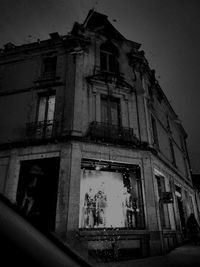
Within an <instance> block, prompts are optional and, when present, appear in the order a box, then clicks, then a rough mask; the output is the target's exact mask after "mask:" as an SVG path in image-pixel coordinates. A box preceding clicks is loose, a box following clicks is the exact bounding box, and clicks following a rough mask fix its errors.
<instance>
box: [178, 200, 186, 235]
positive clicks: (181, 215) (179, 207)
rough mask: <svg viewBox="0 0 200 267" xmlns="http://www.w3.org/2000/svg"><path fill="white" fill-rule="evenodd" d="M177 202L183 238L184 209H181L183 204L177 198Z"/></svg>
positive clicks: (184, 229) (184, 232)
mask: <svg viewBox="0 0 200 267" xmlns="http://www.w3.org/2000/svg"><path fill="white" fill-rule="evenodd" d="M177 202H178V210H179V215H180V222H181V228H182V231H183V235H184V237H185V236H186V225H185V214H184V209H183V203H182V200H181V199H180V198H179V197H177Z"/></svg>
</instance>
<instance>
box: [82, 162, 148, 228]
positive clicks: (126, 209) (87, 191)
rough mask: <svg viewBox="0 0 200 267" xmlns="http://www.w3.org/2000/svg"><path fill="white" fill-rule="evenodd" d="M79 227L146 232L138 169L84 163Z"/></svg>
mask: <svg viewBox="0 0 200 267" xmlns="http://www.w3.org/2000/svg"><path fill="white" fill-rule="evenodd" d="M79 227H80V228H115V227H117V228H118V227H119V228H120V227H121V228H124V227H125V228H133V229H134V228H144V212H143V201H142V190H141V180H140V171H139V169H136V168H131V167H127V166H120V165H116V166H115V165H114V164H113V165H110V164H109V163H108V162H102V161H101V162H100V163H95V162H93V161H88V162H83V164H82V169H81V194H80V213H79Z"/></svg>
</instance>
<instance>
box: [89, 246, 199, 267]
mask: <svg viewBox="0 0 200 267" xmlns="http://www.w3.org/2000/svg"><path fill="white" fill-rule="evenodd" d="M92 265H93V266H95V267H133V266H134V267H196V266H198V267H200V246H195V245H193V244H192V243H187V244H184V245H183V246H180V247H177V248H176V249H174V250H172V251H171V252H170V253H168V254H166V255H164V256H156V257H148V258H144V259H137V260H128V261H118V262H104V263H102V262H101V263H100V262H95V264H92Z"/></svg>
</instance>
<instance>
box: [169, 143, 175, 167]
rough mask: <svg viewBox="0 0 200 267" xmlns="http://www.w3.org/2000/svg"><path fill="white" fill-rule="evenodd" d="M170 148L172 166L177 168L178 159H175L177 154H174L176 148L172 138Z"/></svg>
mask: <svg viewBox="0 0 200 267" xmlns="http://www.w3.org/2000/svg"><path fill="white" fill-rule="evenodd" d="M169 146H170V152H171V160H172V164H173V165H174V166H176V159H175V154H174V147H173V143H172V139H171V138H169Z"/></svg>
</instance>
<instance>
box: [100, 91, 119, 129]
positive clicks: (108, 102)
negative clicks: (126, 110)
mask: <svg viewBox="0 0 200 267" xmlns="http://www.w3.org/2000/svg"><path fill="white" fill-rule="evenodd" d="M103 101H105V103H106V105H107V106H106V113H107V114H106V117H107V122H106V121H103V115H102V114H103ZM112 103H115V104H116V105H117V108H116V110H115V111H116V113H117V124H114V123H113V118H112V108H111V107H112ZM100 111H101V123H103V124H107V125H113V126H116V127H121V126H122V122H121V103H120V98H118V97H113V96H109V95H103V94H102V95H101V97H100Z"/></svg>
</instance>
